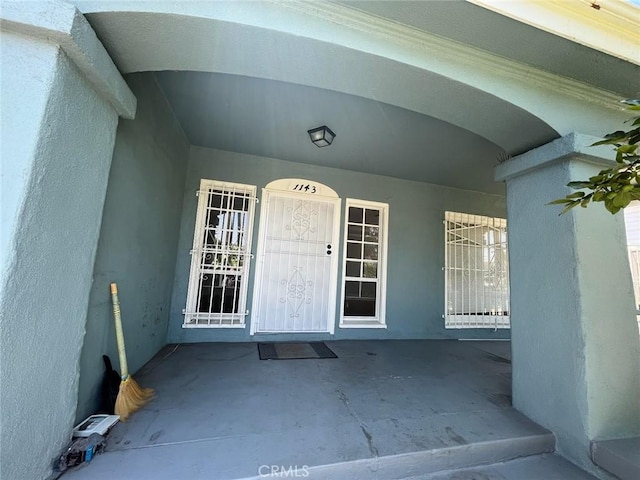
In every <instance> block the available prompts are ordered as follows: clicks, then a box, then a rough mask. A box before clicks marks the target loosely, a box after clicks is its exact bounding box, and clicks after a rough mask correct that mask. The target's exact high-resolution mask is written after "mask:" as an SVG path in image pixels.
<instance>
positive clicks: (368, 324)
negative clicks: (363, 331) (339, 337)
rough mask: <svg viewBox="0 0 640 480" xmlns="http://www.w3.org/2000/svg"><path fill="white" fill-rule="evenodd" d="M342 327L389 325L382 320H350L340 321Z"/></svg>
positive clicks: (384, 326)
mask: <svg viewBox="0 0 640 480" xmlns="http://www.w3.org/2000/svg"><path fill="white" fill-rule="evenodd" d="M339 327H340V328H384V329H386V328H387V325H386V324H384V323H380V322H371V321H369V322H361V321H360V322H358V321H355V322H354V321H348V322H340V325H339Z"/></svg>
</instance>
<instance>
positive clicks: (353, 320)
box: [339, 198, 389, 328]
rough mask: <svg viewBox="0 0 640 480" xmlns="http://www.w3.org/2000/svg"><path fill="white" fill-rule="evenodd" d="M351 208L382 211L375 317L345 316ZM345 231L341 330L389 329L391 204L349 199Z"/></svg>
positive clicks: (346, 206)
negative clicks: (388, 290)
mask: <svg viewBox="0 0 640 480" xmlns="http://www.w3.org/2000/svg"><path fill="white" fill-rule="evenodd" d="M349 207H360V208H370V209H373V208H375V209H378V210H379V211H380V229H381V232H380V236H379V241H380V243H379V244H378V282H377V291H376V301H377V305H376V312H378V315H377V316H375V317H346V316H345V315H344V301H345V290H346V281H347V238H348V235H347V233H348V227H349ZM344 208H345V210H344V230H343V237H344V238H343V242H342V276H341V279H340V282H341V287H340V288H341V294H340V324H339V327H340V328H387V322H386V309H387V245H388V243H387V240H388V230H389V228H388V227H389V204H388V203H380V202H372V201H369V200H357V199H354V198H347V199H346V200H345V205H344Z"/></svg>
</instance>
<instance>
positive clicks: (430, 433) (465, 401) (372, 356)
mask: <svg viewBox="0 0 640 480" xmlns="http://www.w3.org/2000/svg"><path fill="white" fill-rule="evenodd" d="M326 343H327V345H328V346H329V347H330V348H331V349H332V350H333V351H334V352H335V353H336V354H337V355H338V357H339V358H337V359H320V360H315V359H306V360H267V361H261V360H260V359H259V357H258V351H257V346H256V344H255V343H242V344H239V343H208V344H184V345H179V346H175V345H169V346H167V347H165V348H164V349H163V350H162V351H161V352H159V353H158V354H157V355H156V356H155V357H154V359H152V360H151V361H150V362H149V363H148V364H147V365H146V366H145V367H144V368H143V369H142V370H141V371H140V372H138V374H137V375H136V376H135V377H136V380H138V382H139V383H140V384H141V385H142V386H145V387H146V386H149V387H154V388H155V389H156V392H157V397H156V398H155V399H154V400H153V401H152V402H151V403H149V404H148V405H147V406H146V407H145V408H144V409H143V410H141V411H140V412H138V413H136V414H135V415H133V416H132V417H131V419H130V420H129V421H128V422H127V423H120V424H118V425H116V426H115V427H114V429H113V430H112V431H111V433H110V435H109V438H108V448H107V452H106V453H105V454H102V455H97V456H96V457H95V458H94V459H93V461H91V462H90V463H85V464H83V465H82V466H81V467H79V468H76V469H74V470H72V471H69V472H67V473H65V475H64V478H66V479H69V480H70V479H96V480H100V479H127V478H136V479H141V478H154V479H182V478H185V479H186V478H189V479H200V478H202V479H204V478H206V479H248V478H265V474H268V473H273V472H274V468H275V472H276V473H278V472H280V473H281V476H280V477H279V476H278V475H272V476H271V477H266V478H283V477H285V478H286V477H288V478H295V477H304V478H310V479H313V480H316V479H325V478H326V479H329V478H332V479H340V480H346V479H350V478H353V479H359V478H363V479H399V478H415V479H418V478H424V479H427V478H434V479H435V478H437V479H445V478H465V479H466V478H469V479H471V478H487V479H493V478H495V479H511V478H513V479H520V478H532V479H533V478H536V477H535V476H525V475H524V473H526V472H527V471H530V472H535V471H538V472H542V471H544V472H546V473H545V478H558V479H562V478H572V479H589V478H592V477H590V476H588V475H587V474H585V473H584V472H582V471H581V470H579V469H577V468H575V467H574V466H573V465H571V464H569V463H568V462H565V461H564V460H562V459H561V458H559V457H557V456H556V455H541V454H543V453H545V452H552V451H553V448H554V439H553V435H551V434H550V433H549V432H548V431H546V430H544V429H543V428H541V427H539V426H538V425H536V424H534V423H533V422H531V421H530V420H528V419H527V418H526V417H524V416H523V415H521V414H519V413H518V412H516V411H515V410H514V409H513V408H512V407H511V402H510V400H511V397H510V392H511V386H510V385H511V381H510V376H511V365H510V361H509V358H510V345H509V342H459V341H337V342H326ZM529 455H538V456H537V457H531V458H529V459H523V460H516V461H515V463H514V462H509V460H512V459H515V458H518V457H523V456H529ZM501 462H507V463H504V464H502V463H501ZM485 464H486V465H489V464H494V465H491V466H489V467H484V470H482V469H481V470H478V469H477V468H476V466H477V465H485ZM470 467H473V469H472V470H470V471H471V472H474V471H476V472H479V473H478V475H476V476H475V477H474V476H463V477H459V476H458V475H462V474H464V471H465V470H462V473H459V474H458V473H455V474H454V473H447V471H452V470H455V469H465V468H470ZM514 468H515V470H514ZM518 468H519V469H520V470H518ZM523 469H524V470H523ZM536 469H538V470H536ZM540 469H542V470H540ZM545 469H546V470H545ZM283 470H284V472H283ZM443 471H445V472H444V473H443ZM483 471H484V473H482V472H483ZM554 471H555V472H559V473H558V475H560V476H557V477H554V476H553V472H554ZM287 472H289V473H288V474H287V475H284V474H285V473H287ZM435 472H441V473H437V474H436V473H435ZM509 472H511V473H509ZM513 472H516V473H515V474H514V473H513ZM517 472H520V473H517ZM567 472H570V476H569V477H567V475H568V473H567ZM480 473H482V475H484V476H479V475H480ZM434 475H435V476H434ZM446 475H449V477H447V476H446ZM513 475H516V476H513Z"/></svg>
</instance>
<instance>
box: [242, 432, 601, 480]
mask: <svg viewBox="0 0 640 480" xmlns="http://www.w3.org/2000/svg"><path fill="white" fill-rule="evenodd" d="M554 446H555V439H554V437H553V435H552V434H551V433H542V434H539V435H531V436H526V437H516V438H509V439H500V440H495V441H486V442H477V443H471V444H467V445H460V446H455V447H446V448H438V449H432V450H423V451H417V452H410V453H403V454H399V455H387V456H383V457H377V458H368V459H362V460H354V461H349V462H343V463H336V464H332V465H321V466H314V467H309V468H308V476H307V478H309V479H310V480H335V479H336V478H339V479H341V480H360V479H363V480H364V479H367V480H376V479H378V480H391V479H418V478H420V479H422V478H425V479H426V478H431V477H428V476H425V475H430V474H436V473H438V472H443V471H451V470H453V469H458V470H459V469H462V468H468V467H475V466H477V465H485V464H496V465H498V464H500V462H506V461H509V460H512V459H516V458H522V457H528V456H540V455H541V454H544V453H550V452H553V450H554ZM540 458H542V457H540ZM283 475H284V474H283ZM260 478H264V477H260V476H258V477H250V479H251V480H259V479H260ZM433 478H434V479H436V478H438V479H440V477H433ZM446 478H455V479H456V480H464V479H466V478H467V477H460V479H458V477H447V476H444V477H442V479H446ZM468 478H469V480H471V479H472V478H474V479H475V478H477V477H468ZM480 478H483V479H484V477H480ZM489 478H492V477H489ZM495 478H496V479H498V478H500V477H495ZM513 478H514V480H515V479H517V480H520V479H519V478H518V477H513ZM523 478H524V477H523ZM531 478H532V479H533V478H536V479H540V478H545V479H546V478H547V477H531ZM548 478H550V479H555V478H556V477H548ZM557 478H558V479H560V478H561V477H557ZM566 478H569V477H563V480H566ZM570 478H574V477H570ZM575 478H576V480H582V478H583V477H575ZM590 478H591V477H589V476H586V477H584V479H590ZM243 480H244V479H243ZM501 480H502V479H501Z"/></svg>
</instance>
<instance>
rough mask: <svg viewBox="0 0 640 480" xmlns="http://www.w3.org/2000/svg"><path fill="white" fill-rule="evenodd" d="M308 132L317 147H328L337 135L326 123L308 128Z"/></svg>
mask: <svg viewBox="0 0 640 480" xmlns="http://www.w3.org/2000/svg"><path fill="white" fill-rule="evenodd" d="M307 133H308V134H309V138H311V141H312V142H313V143H315V145H316V147H328V146H329V145H331V143H332V142H333V139H334V138H335V137H336V134H335V133H333V132H332V131H331V129H330V128H329V127H327V126H326V125H323V126H321V127H318V128H313V129H311V130H308V131H307Z"/></svg>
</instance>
